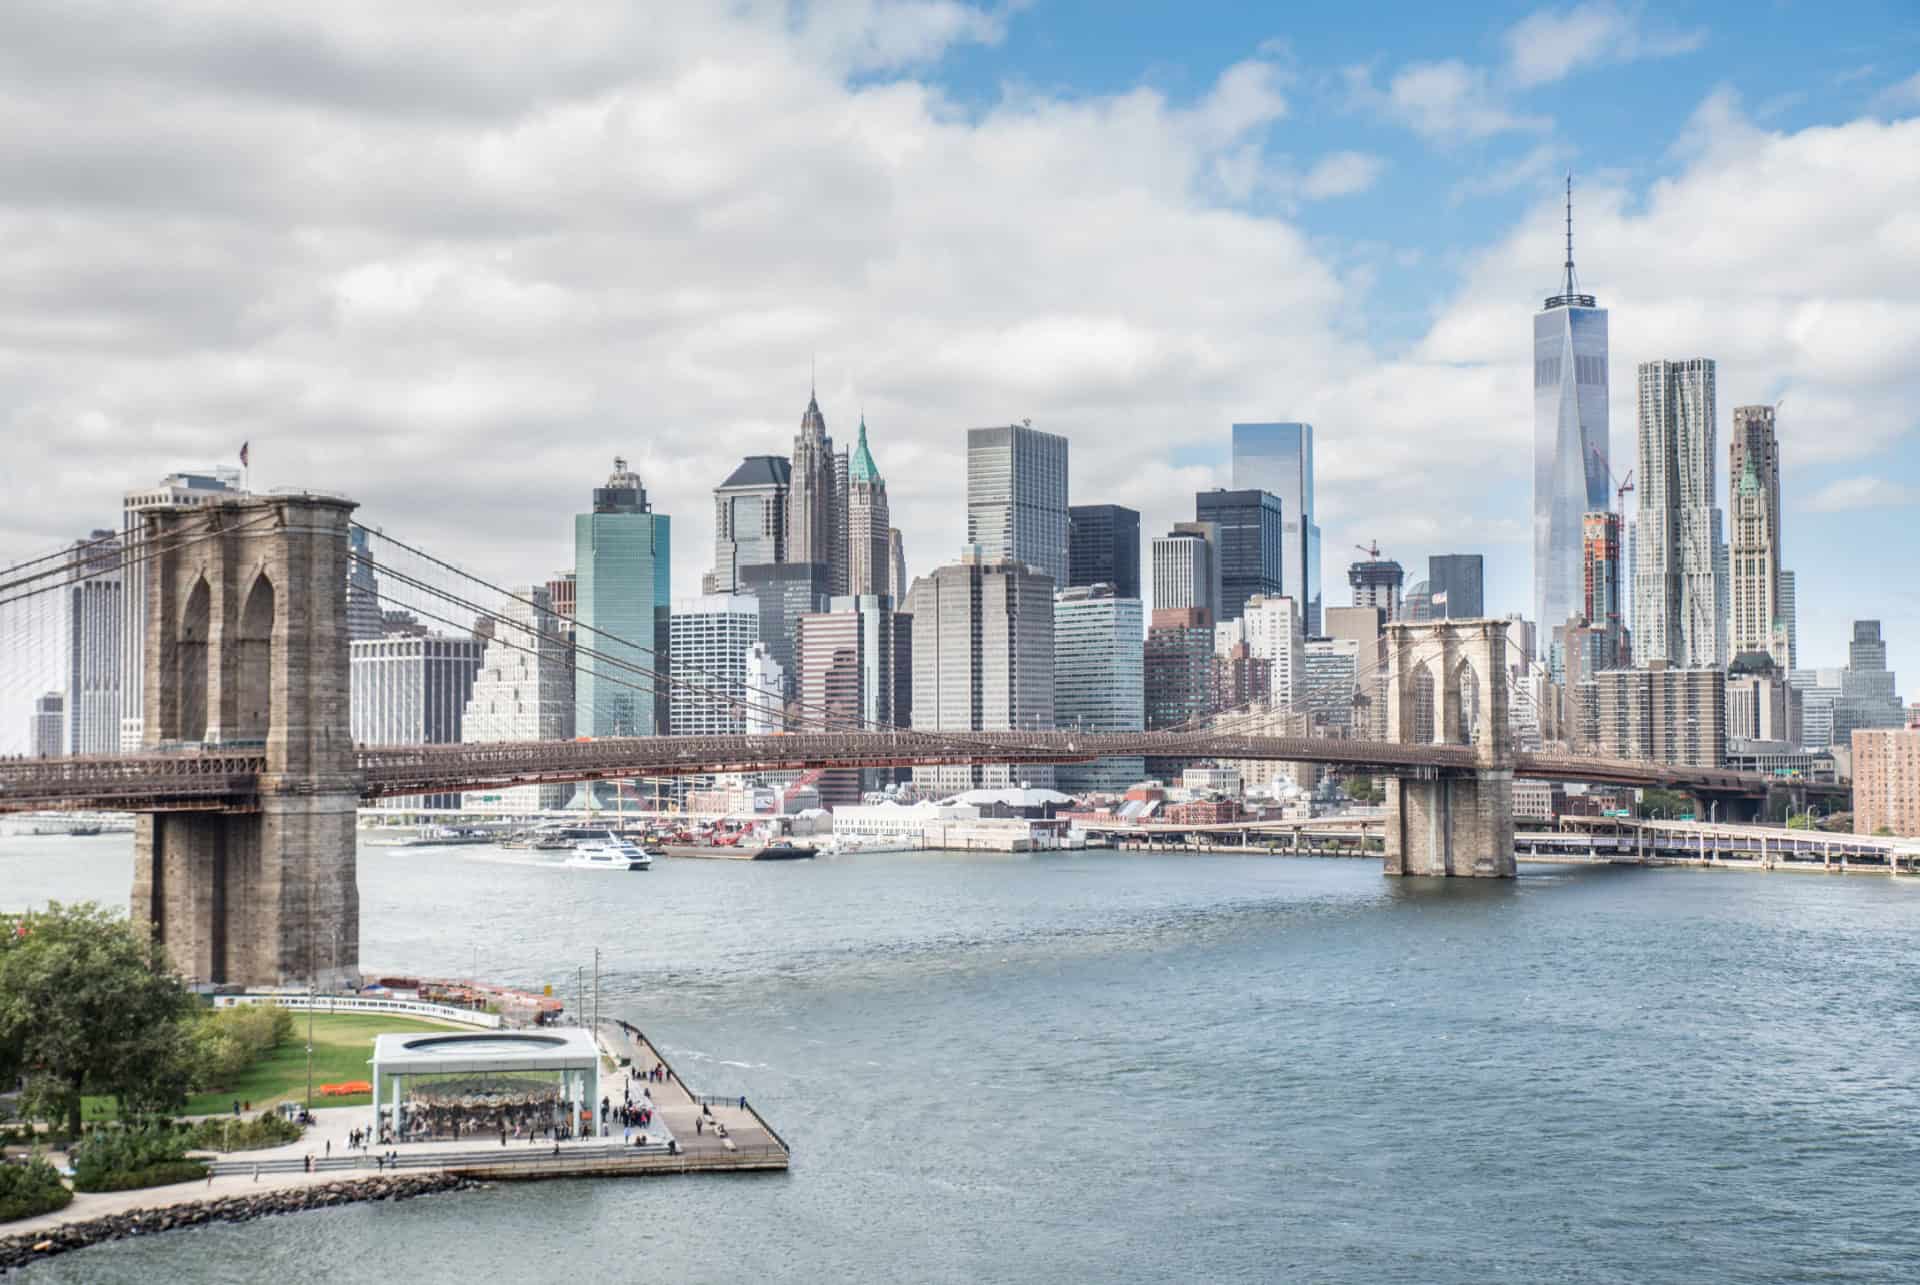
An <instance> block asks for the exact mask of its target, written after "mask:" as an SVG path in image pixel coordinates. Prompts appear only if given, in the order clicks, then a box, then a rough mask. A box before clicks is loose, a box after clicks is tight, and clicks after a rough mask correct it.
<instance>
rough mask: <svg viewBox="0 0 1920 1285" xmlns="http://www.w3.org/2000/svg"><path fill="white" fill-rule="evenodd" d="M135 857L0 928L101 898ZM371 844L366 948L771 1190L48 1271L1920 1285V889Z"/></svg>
mask: <svg viewBox="0 0 1920 1285" xmlns="http://www.w3.org/2000/svg"><path fill="white" fill-rule="evenodd" d="M129 847H130V842H129V840H128V839H127V837H126V836H101V837H98V838H91V839H71V838H11V839H0V906H8V907H18V906H20V905H22V904H27V903H32V904H39V903H41V902H44V901H45V900H46V899H48V898H58V899H62V900H78V899H85V898H94V899H98V900H101V901H103V902H107V903H109V904H114V905H120V906H124V905H125V904H126V897H127V888H128V878H129V870H130V855H129ZM540 855H541V854H516V853H507V852H499V851H494V850H491V849H471V848H468V849H437V850H435V849H428V850H416V851H407V850H395V849H390V848H363V849H362V852H361V866H360V887H361V897H362V901H363V904H364V915H365V921H364V925H363V941H364V942H365V945H364V947H363V950H362V956H363V959H364V960H365V961H366V963H367V965H368V966H369V967H371V968H379V969H392V970H404V971H417V972H424V973H438V974H460V975H464V974H466V973H468V972H469V971H471V970H472V969H473V968H474V966H475V963H476V960H477V963H478V968H479V971H480V973H481V975H483V976H485V977H488V978H490V979H494V980H499V981H505V982H511V983H517V984H521V985H528V986H538V985H540V984H542V983H548V982H551V983H554V984H555V985H556V988H568V989H569V990H570V988H571V985H572V979H573V977H574V970H575V969H576V967H578V966H580V965H590V964H591V960H592V952H593V948H594V947H595V946H598V947H600V949H601V952H602V961H603V963H602V995H603V1000H602V1004H603V1008H604V1009H605V1010H606V1011H607V1012H610V1013H616V1014H619V1015H621V1016H624V1017H626V1018H628V1019H629V1020H631V1021H633V1022H634V1023H635V1024H636V1025H639V1026H640V1027H642V1028H643V1029H644V1030H646V1031H647V1033H648V1034H649V1035H650V1036H652V1037H653V1038H654V1039H655V1040H656V1042H658V1043H659V1044H660V1045H661V1047H662V1048H663V1049H664V1050H665V1051H666V1052H667V1053H668V1055H669V1056H670V1057H672V1058H673V1059H674V1061H675V1062H676V1064H677V1065H678V1066H679V1068H680V1069H681V1071H682V1072H683V1073H684V1074H685V1075H686V1077H687V1078H688V1080H689V1081H691V1082H692V1083H693V1085H694V1087H695V1088H697V1089H699V1090H702V1091H708V1092H718V1093H744V1094H747V1095H748V1096H750V1097H751V1098H752V1099H753V1100H754V1102H755V1104H756V1105H758V1106H759V1107H760V1108H761V1109H762V1111H763V1112H765V1113H766V1115H767V1116H768V1118H769V1119H770V1120H771V1121H772V1123H773V1124H774V1126H775V1127H776V1128H778V1129H779V1130H780V1131H781V1133H782V1134H783V1135H784V1136H785V1137H786V1138H787V1140H788V1141H789V1142H790V1143H791V1144H792V1146H793V1148H794V1156H795V1158H794V1167H793V1169H792V1170H791V1172H789V1173H787V1174H784V1175H765V1176H741V1175H735V1176H725V1175H721V1176H703V1177H684V1178H660V1179H635V1180H629V1181H613V1182H604V1181H603V1182H587V1181H579V1182H553V1183H539V1184H531V1185H526V1186H503V1187H499V1188H496V1189H493V1190H489V1191H484V1192H477V1193H470V1194H464V1195H458V1196H449V1197H437V1198H430V1199H422V1200H414V1201H408V1202H404V1203H401V1204H395V1205H361V1206H353V1207H349V1208H343V1209H337V1210H329V1211H324V1212H319V1213H312V1214H302V1215H298V1216H294V1217H286V1218H277V1219H268V1220H263V1221H260V1222H255V1223H249V1224H244V1225H239V1226H232V1227H220V1228H213V1229H207V1230H196V1231H189V1232H183V1233H177V1234H170V1235H165V1236H158V1237H152V1238H147V1239H143V1240H136V1241H127V1242H121V1243H119V1244H114V1245H109V1246H105V1247H101V1248H97V1249H92V1250H87V1251H84V1252H82V1253H79V1254H74V1255H70V1256H66V1257H63V1258H60V1259H55V1260H52V1261H50V1262H49V1263H47V1264H45V1265H43V1266H41V1267H38V1268H35V1269H32V1270H31V1271H30V1272H28V1273H27V1277H28V1279H30V1280H32V1281H34V1282H36V1283H37V1282H42V1281H45V1282H65V1281H73V1282H82V1281H84V1282H151V1281H166V1282H169V1283H170V1285H174V1283H178V1285H185V1283H187V1282H201V1281H209V1282H212V1281H219V1282H229V1281H233V1282H238V1281H255V1280H325V1281H328V1282H330V1283H344V1282H370V1283H371V1282H380V1283H382V1285H386V1283H388V1282H393V1281H396V1280H407V1281H429V1282H441V1281H448V1282H474V1281H518V1280H536V1279H537V1280H581V1281H605V1280H625V1279H634V1280H640V1279H663V1280H675V1281H741V1280H769V1279H790V1280H802V1281H832V1282H862V1283H864V1282H892V1281H954V1282H960V1281H1040V1280H1044V1281H1169V1280H1181V1281H1192V1280H1200V1281H1206V1280H1310V1281H1341V1282H1380V1281H1422V1282H1426V1281H1438V1282H1482V1281H1494V1280H1502V1281H1700V1280H1740V1281H1799V1280H1804V1281H1815V1280H1818V1281H1886V1280H1895V1279H1908V1280H1911V1279H1916V1278H1920V1227H1916V1220H1915V1215H1916V1204H1920V1196H1916V1192H1917V1191H1920V1142H1916V1132H1915V1121H1916V1116H1915V1109H1916V1106H1917V1105H1920V1090H1917V1089H1916V1069H1917V1068H1920V1011H1917V1009H1916V1001H1915V999H1914V969H1915V964H1916V958H1917V957H1916V953H1915V949H1916V945H1920V931H1917V930H1916V924H1917V923H1920V882H1915V881H1901V882H1893V881H1890V880H1888V879H1885V878H1881V877H1847V878H1840V877H1834V876H1822V875H1811V874H1786V873H1776V874H1758V873H1747V872H1725V871H1694V870H1631V869H1624V868H1622V869H1612V868H1593V869H1579V870H1571V869H1565V870H1563V869H1545V868H1540V867H1529V868H1527V869H1526V871H1525V873H1523V875H1522V877H1521V878H1520V879H1519V880H1517V881H1512V882H1506V883H1480V882H1469V881H1465V880H1457V881H1452V882H1446V883H1443V882H1440V881H1429V880H1393V881H1390V880H1386V879H1383V878H1382V877H1381V875H1380V869H1379V865H1378V863H1377V862H1374V861H1349V860H1313V859H1290V858H1269V857H1227V856H1221V857H1207V856H1199V857H1195V856H1178V855H1137V854H1125V855H1116V854H1109V853H1097V852H1096V853H1059V854H1039V855H1031V856H1029V855H1018V856H1005V855H989V854H979V853H968V854H961V853H953V854H937V853H898V854H884V855H882V854H875V855H869V856H861V857H842V858H836V859H823V860H818V861H812V862H776V863H765V862H761V863H752V862H732V861H694V860H666V861H662V862H659V863H657V864H656V865H655V867H654V869H653V870H651V871H649V872H647V873H645V874H631V875H628V874H618V875H616V874H611V873H601V872H592V871H574V870H565V869H555V868H551V867H549V866H546V865H544V864H543V863H541V862H540V861H538V860H537V859H536V858H537V857H538V856H540Z"/></svg>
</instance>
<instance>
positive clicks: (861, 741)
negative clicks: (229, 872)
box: [0, 730, 1777, 811]
mask: <svg viewBox="0 0 1920 1285" xmlns="http://www.w3.org/2000/svg"><path fill="white" fill-rule="evenodd" d="M1135 755H1138V756H1143V757H1154V758H1159V757H1175V758H1195V759H1204V758H1214V759H1260V760H1268V761H1274V762H1309V763H1323V764H1328V765H1330V766H1335V767H1344V768H1350V769H1358V770H1364V771H1369V772H1373V773H1376V774H1381V775H1389V776H1419V777H1430V776H1434V775H1444V774H1448V773H1454V772H1472V771H1475V770H1476V769H1477V768H1478V767H1479V766H1480V762H1479V758H1478V755H1477V752H1476V751H1475V749H1474V748H1473V747H1471V746H1465V745H1438V744H1424V745H1408V744H1399V743H1393V742H1382V741H1361V740H1351V739H1341V738H1325V737H1310V736H1267V735H1256V734H1250V733H1244V732H1219V731H1207V730H1201V731H1191V732H1122V733H1080V732H966V733H962V734H956V735H944V734H942V733H938V732H915V731H907V730H901V731H891V732H867V731H848V732H805V733H787V734H776V735H760V736H647V737H626V738H609V739H602V740H592V741H514V742H497V743H483V744H450V745H409V746H368V747H362V748H361V749H360V751H359V755H358V757H359V766H360V770H361V772H362V773H363V775H364V786H363V794H364V796H365V797H366V798H368V799H377V798H390V797H401V796H407V795H418V794H442V793H452V792H458V791H473V790H483V789H499V788H505V787H509V786H513V785H528V784H560V783H565V782H571V781H591V780H601V779H621V778H627V777H635V776H675V775H689V774H706V773H724V772H768V771H788V770H806V769H809V768H835V767H839V768H859V767H876V768H877V767H915V766H924V765H933V764H961V763H1008V764H1015V765H1018V764H1025V763H1035V764H1040V763H1075V762H1086V761H1088V760H1091V759H1096V758H1107V757H1130V756H1135ZM264 769H265V754H264V752H263V751H260V750H258V749H254V748H250V747H249V748H237V747H200V748H192V749H183V750H181V751H179V752H174V753H144V754H137V755H126V756H119V755H102V756H96V757H86V758H62V759H14V760H7V761H3V762H0V811H24V810H28V809H33V808H78V807H94V808H102V809H118V810H126V811H166V810H173V809H227V810H248V809H251V808H252V807H255V806H257V797H256V796H257V792H258V783H257V778H258V776H259V774H260V773H261V772H262V771H264ZM1513 771H1514V775H1515V776H1517V777H1527V778H1533V779H1546V780H1561V781H1581V782H1587V783H1591V784H1599V785H1624V786H1664V787H1666V788H1671V789H1678V790H1689V791H1697V792H1702V793H1714V794H1736V793H1737V794H1746V795H1749V796H1761V795H1764V794H1765V793H1766V791H1767V789H1768V787H1769V786H1771V785H1775V784H1777V782H1775V781H1773V780H1772V778H1769V777H1765V776H1761V775H1757V774H1754V773H1747V772H1734V771H1729V770H1725V769H1712V768H1690V767H1678V766H1672V765H1667V764H1658V763H1642V762H1638V761H1632V760H1619V759H1596V758H1589V757H1584V756H1572V755H1560V754H1548V753H1527V752H1521V753H1518V754H1515V755H1514V758H1513Z"/></svg>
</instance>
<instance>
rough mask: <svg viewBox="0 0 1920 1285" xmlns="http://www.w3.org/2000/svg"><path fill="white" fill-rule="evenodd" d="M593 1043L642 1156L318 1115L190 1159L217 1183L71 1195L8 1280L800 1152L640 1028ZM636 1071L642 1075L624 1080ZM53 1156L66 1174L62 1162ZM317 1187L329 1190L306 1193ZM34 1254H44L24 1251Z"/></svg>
mask: <svg viewBox="0 0 1920 1285" xmlns="http://www.w3.org/2000/svg"><path fill="white" fill-rule="evenodd" d="M597 1040H598V1043H599V1046H600V1050H601V1056H602V1058H603V1065H602V1069H601V1081H600V1085H601V1092H602V1093H603V1095H604V1096H606V1097H608V1098H610V1099H612V1101H613V1102H614V1103H616V1104H618V1103H620V1102H622V1101H623V1100H625V1098H626V1097H627V1096H628V1095H629V1094H631V1097H632V1100H633V1101H636V1102H638V1101H640V1100H642V1098H643V1097H644V1098H646V1099H648V1100H650V1101H651V1102H652V1103H653V1106H654V1122H653V1123H652V1124H651V1125H649V1126H648V1127H647V1128H646V1129H645V1130H644V1132H645V1133H646V1135H647V1142H646V1144H645V1145H639V1137H638V1135H639V1133H640V1132H642V1131H640V1130H635V1137H634V1139H633V1141H632V1142H629V1141H628V1140H627V1138H626V1137H625V1134H626V1132H627V1131H626V1130H625V1129H624V1128H617V1127H610V1128H609V1136H607V1137H604V1138H575V1139H570V1140H568V1141H564V1142H559V1143H555V1142H553V1141H550V1140H549V1141H541V1142H529V1141H527V1140H524V1139H522V1140H511V1139H510V1140H509V1141H508V1142H507V1143H506V1144H505V1145H501V1144H500V1143H499V1142H498V1141H497V1140H489V1139H472V1140H463V1141H458V1142H415V1143H404V1144H399V1145H396V1146H391V1147H384V1148H379V1147H376V1148H374V1149H372V1150H371V1151H352V1150H349V1148H348V1146H347V1141H348V1135H349V1134H350V1133H351V1131H352V1130H353V1129H355V1128H358V1127H363V1126H365V1125H366V1123H367V1120H368V1108H366V1107H329V1108H322V1109H321V1110H318V1111H315V1112H314V1113H313V1117H314V1122H313V1124H311V1125H310V1126H308V1128H307V1131H306V1134H305V1135H304V1136H303V1137H302V1138H301V1139H300V1140H299V1141H298V1142H292V1143H288V1144H287V1145H285V1146H280V1147H265V1148H261V1149H260V1150H257V1151H237V1152H230V1153H219V1154H209V1153H205V1152H195V1153H193V1154H194V1156H195V1158H197V1159H203V1160H207V1161H208V1162H209V1166H210V1170H211V1175H210V1177H209V1178H201V1179H197V1180H195V1181H192V1182H182V1183H174V1184H171V1185H169V1186H165V1187H144V1188H140V1189H138V1190H135V1191H117V1192H99V1193H89V1192H76V1193H75V1194H74V1198H73V1202H72V1203H71V1204H69V1205H68V1206H67V1207H66V1208H65V1209H62V1210H60V1211H58V1212H57V1213H51V1214H43V1215H41V1216H39V1217H36V1218H23V1219H20V1220H18V1221H16V1222H9V1223H0V1271H4V1270H5V1268H6V1267H7V1266H8V1265H10V1264H9V1262H8V1258H9V1256H10V1255H13V1254H15V1253H20V1254H26V1257H25V1258H23V1259H21V1261H33V1260H37V1259H38V1258H41V1257H45V1256H47V1255H49V1254H52V1253H60V1252H66V1251H69V1250H74V1249H80V1248H83V1247H84V1246H85V1245H88V1244H98V1243H100V1242H101V1241H103V1240H112V1239H116V1238H118V1237H119V1236H122V1235H134V1234H142V1233H144V1232H148V1231H154V1230H160V1229H163V1228H164V1229H170V1228H173V1227H185V1226H189V1225H198V1224H202V1223H205V1222H207V1221H237V1220H239V1219H241V1218H251V1217H262V1216H267V1215H270V1214H275V1213H282V1212H294V1211H295V1210H298V1209H302V1208H317V1207H321V1206H323V1205H333V1204H345V1203H350V1202H353V1201H356V1200H378V1199H388V1198H392V1197H393V1195H394V1194H426V1189H427V1188H428V1187H434V1188H437V1189H445V1190H456V1189H458V1188H459V1187H460V1186H470V1185H473V1184H474V1183H486V1182H510V1181H524V1180H531V1179H540V1178H597V1177H624V1176H640V1175H649V1174H674V1173H737V1172H755V1171H762V1172H764V1171H769V1170H784V1169H786V1168H787V1167H788V1166H789V1164H790V1162H791V1159H792V1154H791V1152H790V1151H789V1150H788V1147H787V1144H786V1142H785V1140H784V1139H782V1138H781V1137H780V1135H779V1134H778V1133H776V1132H775V1131H774V1129H773V1127H772V1126H771V1125H769V1124H768V1123H767V1122H766V1121H765V1119H763V1118H762V1117H761V1115H760V1113H759V1111H758V1110H756V1109H755V1108H754V1107H753V1105H752V1104H751V1103H750V1102H746V1101H745V1100H744V1099H742V1098H739V1097H724V1098H723V1097H718V1096H715V1095H711V1094H708V1095H703V1094H699V1093H696V1092H694V1091H693V1090H692V1089H690V1088H689V1087H688V1086H687V1084H686V1082H685V1081H684V1080H682V1079H681V1078H680V1074H679V1072H678V1071H677V1070H675V1069H674V1067H673V1065H672V1063H671V1062H669V1061H668V1060H667V1058H666V1057H665V1055H663V1054H662V1053H661V1052H660V1051H659V1050H658V1049H656V1048H655V1047H654V1045H653V1044H652V1043H651V1042H650V1041H649V1040H648V1039H647V1038H646V1037H645V1036H644V1035H643V1034H642V1033H641V1032H640V1031H639V1029H638V1028H636V1027H633V1026H630V1025H628V1024H627V1023H624V1022H614V1021H608V1022H605V1023H603V1025H602V1028H601V1030H600V1031H599V1033H598V1036H597ZM622 1058H626V1059H628V1060H629V1063H630V1066H629V1067H622V1066H620V1065H619V1062H620V1059H622ZM655 1066H659V1067H661V1068H662V1069H663V1071H664V1076H663V1078H662V1079H660V1080H654V1081H650V1080H648V1079H646V1078H645V1076H646V1073H647V1072H648V1071H649V1070H651V1069H653V1068H654V1067H655ZM629 1069H631V1070H633V1071H637V1072H638V1073H639V1077H640V1078H637V1079H636V1078H632V1077H631V1076H629V1074H628V1071H629ZM383 1157H386V1158H385V1159H383ZM52 1158H53V1159H54V1161H55V1163H56V1164H57V1165H59V1166H61V1167H64V1166H65V1161H66V1157H65V1156H64V1155H62V1154H59V1153H55V1155H54V1156H53V1157H52ZM409 1180H418V1181H417V1182H416V1183H415V1184H414V1185H416V1186H421V1188H422V1189H421V1190H420V1191H418V1192H415V1191H412V1190H408V1191H404V1192H399V1193H395V1191H394V1184H402V1185H405V1184H407V1183H408V1182H409ZM313 1188H320V1189H324V1190H323V1191H313V1192H311V1193H309V1192H308V1189H313ZM303 1195H304V1196H305V1198H304V1199H303V1198H302V1197H303ZM273 1197H284V1198H283V1199H271V1198H273ZM83 1231H84V1234H81V1233H82V1232H83ZM39 1244H46V1245H47V1248H46V1249H44V1250H37V1251H36V1252H32V1253H27V1250H28V1247H31V1246H36V1245H39Z"/></svg>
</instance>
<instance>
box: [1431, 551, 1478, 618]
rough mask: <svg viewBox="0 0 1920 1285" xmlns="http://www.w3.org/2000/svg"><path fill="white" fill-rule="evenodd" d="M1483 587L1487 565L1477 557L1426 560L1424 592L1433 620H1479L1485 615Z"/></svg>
mask: <svg viewBox="0 0 1920 1285" xmlns="http://www.w3.org/2000/svg"><path fill="white" fill-rule="evenodd" d="M1486 585H1487V562H1486V559H1485V558H1484V557H1483V556H1481V555H1480V554H1478V553H1436V554H1434V555H1433V556H1432V557H1430V558H1428V559H1427V590H1428V592H1429V593H1430V594H1431V595H1432V602H1433V619H1435V620H1478V619H1479V618H1480V617H1482V616H1484V615H1486V614H1487V598H1486ZM1443 595H1444V596H1443Z"/></svg>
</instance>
